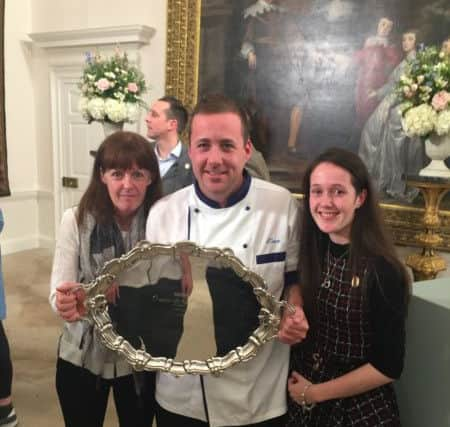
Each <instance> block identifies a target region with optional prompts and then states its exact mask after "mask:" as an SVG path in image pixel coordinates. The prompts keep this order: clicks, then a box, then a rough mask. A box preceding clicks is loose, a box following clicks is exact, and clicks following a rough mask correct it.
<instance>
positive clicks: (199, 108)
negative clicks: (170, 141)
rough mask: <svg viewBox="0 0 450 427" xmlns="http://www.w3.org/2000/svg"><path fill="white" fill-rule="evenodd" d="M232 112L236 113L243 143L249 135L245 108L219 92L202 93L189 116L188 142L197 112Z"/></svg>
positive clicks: (248, 123)
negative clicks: (239, 122)
mask: <svg viewBox="0 0 450 427" xmlns="http://www.w3.org/2000/svg"><path fill="white" fill-rule="evenodd" d="M220 113H234V114H236V115H237V116H238V117H239V119H240V121H241V126H242V137H243V139H244V144H245V143H246V142H247V141H248V139H249V135H250V122H249V117H248V114H247V112H246V111H245V109H244V108H243V107H242V106H241V105H240V104H239V103H238V102H236V101H235V100H233V99H231V98H228V97H227V96H225V95H223V94H220V93H210V94H206V95H203V96H202V97H201V98H200V100H199V101H198V102H197V105H196V106H195V107H194V111H193V112H192V115H191V118H190V120H189V128H188V132H189V142H190V140H191V132H192V121H193V120H194V117H195V116H196V115H197V114H220Z"/></svg>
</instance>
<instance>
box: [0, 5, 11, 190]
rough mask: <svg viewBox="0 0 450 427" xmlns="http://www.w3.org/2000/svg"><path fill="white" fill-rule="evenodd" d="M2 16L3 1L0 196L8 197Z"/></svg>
mask: <svg viewBox="0 0 450 427" xmlns="http://www.w3.org/2000/svg"><path fill="white" fill-rule="evenodd" d="M4 16H5V1H4V0H0V26H1V29H0V196H9V195H10V194H11V193H10V191H9V182H8V164H7V157H6V129H5V73H4V69H5V68H4V57H3V46H4V28H5V26H4Z"/></svg>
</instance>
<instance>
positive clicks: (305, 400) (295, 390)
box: [288, 371, 315, 405]
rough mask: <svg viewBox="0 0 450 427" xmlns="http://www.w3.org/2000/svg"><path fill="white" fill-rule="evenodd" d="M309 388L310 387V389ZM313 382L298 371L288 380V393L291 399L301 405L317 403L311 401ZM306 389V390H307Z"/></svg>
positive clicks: (293, 372)
mask: <svg viewBox="0 0 450 427" xmlns="http://www.w3.org/2000/svg"><path fill="white" fill-rule="evenodd" d="M308 386H309V387H308ZM311 387H312V385H311V382H310V381H308V380H307V379H306V378H305V377H303V376H302V375H300V374H299V373H298V372H296V371H292V373H291V376H290V377H289V378H288V392H289V396H291V399H292V400H293V401H294V402H296V403H298V404H299V405H304V404H310V403H315V402H313V401H312V399H311V394H310V393H309V391H310V390H311ZM305 388H306V390H305Z"/></svg>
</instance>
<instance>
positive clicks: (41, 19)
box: [0, 0, 167, 253]
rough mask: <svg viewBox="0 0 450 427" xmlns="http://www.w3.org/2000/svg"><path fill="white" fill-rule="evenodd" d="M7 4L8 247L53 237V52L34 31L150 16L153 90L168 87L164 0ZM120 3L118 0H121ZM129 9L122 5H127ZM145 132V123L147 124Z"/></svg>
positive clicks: (148, 68)
mask: <svg viewBox="0 0 450 427" xmlns="http://www.w3.org/2000/svg"><path fill="white" fill-rule="evenodd" d="M5 3H6V7H5V94H6V99H5V104H6V129H7V148H8V167H9V179H10V186H11V192H12V196H11V197H6V198H1V199H0V206H1V207H2V209H3V211H4V214H5V218H6V226H5V229H4V232H3V233H2V236H1V244H2V249H3V252H4V253H9V252H15V251H18V250H23V249H29V248H33V247H39V246H48V247H52V246H53V244H54V237H55V230H54V215H53V203H54V200H53V196H54V195H53V163H52V135H51V116H50V87H49V68H48V60H47V53H46V52H44V51H43V50H41V49H39V48H37V47H35V46H33V45H32V43H31V42H30V41H29V38H28V36H27V35H28V34H29V33H37V32H48V31H64V30H76V29H83V28H95V27H108V26H120V25H133V24H145V25H148V26H150V27H152V28H154V29H155V30H156V32H155V35H154V37H153V38H152V39H151V43H150V45H149V46H146V47H145V48H144V49H143V51H142V54H143V57H142V67H143V71H144V73H145V75H146V80H147V82H149V84H150V87H151V90H150V92H149V93H148V94H147V101H151V100H152V99H154V98H157V97H159V96H161V95H162V94H163V93H164V69H165V44H166V12H167V2H166V0H128V1H127V2H126V3H120V7H111V5H113V6H114V5H115V2H111V1H106V0H89V1H88V0H77V1H75V2H73V1H69V0H14V1H7V2H5ZM117 4H119V2H117ZM124 4H125V5H126V9H125V10H124V6H123V5H124ZM141 132H144V126H143V124H142V125H141Z"/></svg>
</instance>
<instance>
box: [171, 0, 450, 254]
mask: <svg viewBox="0 0 450 427" xmlns="http://www.w3.org/2000/svg"><path fill="white" fill-rule="evenodd" d="M449 36H450V9H449V7H448V0H396V1H392V0H168V29H167V68H166V92H167V93H168V94H172V95H175V96H177V97H178V98H180V99H181V100H182V101H184V102H185V103H186V104H187V105H188V106H189V107H192V106H193V105H194V104H195V102H196V100H197V98H198V96H199V95H201V94H203V93H207V92H223V93H225V94H227V95H229V96H231V97H233V98H235V99H237V100H239V101H240V102H241V103H242V104H243V105H244V106H245V108H246V109H247V111H248V114H249V116H250V117H251V120H252V125H253V126H252V141H253V143H254V145H255V147H256V148H257V149H258V150H260V151H261V152H262V154H263V155H264V158H265V160H266V162H267V164H268V166H269V170H270V173H271V178H272V181H274V182H275V183H278V184H280V185H283V186H285V187H287V188H288V189H290V190H291V191H292V192H294V193H299V191H300V190H299V189H300V182H301V177H302V174H303V172H304V170H305V167H306V165H307V164H308V162H309V161H310V160H311V159H312V158H313V157H315V156H316V155H317V154H318V153H320V152H321V151H322V150H324V149H325V148H327V147H331V146H338V147H343V148H346V149H350V150H352V151H354V152H357V153H358V154H359V155H360V156H361V157H362V158H363V160H364V161H365V163H366V164H367V166H368V168H369V171H370V173H371V175H373V177H374V181H375V182H376V184H377V187H378V189H379V192H380V200H381V203H382V206H383V209H384V213H385V217H386V219H387V222H388V224H389V226H390V227H391V229H392V231H393V233H394V237H395V240H396V242H397V243H398V244H406V245H415V244H416V242H415V235H416V234H417V233H418V232H419V230H420V229H421V228H422V225H421V219H422V216H423V212H424V210H423V205H424V203H423V199H422V196H421V195H420V194H419V192H418V191H417V190H415V189H413V188H411V187H409V186H407V185H406V184H405V181H404V180H403V179H402V175H406V174H412V175H414V174H417V173H418V171H419V169H420V168H422V167H423V166H424V164H425V163H426V160H425V156H424V145H423V142H422V141H420V140H418V139H413V138H408V137H407V136H406V135H405V134H404V132H403V131H402V129H401V124H400V120H399V116H398V114H395V113H396V111H397V110H396V107H397V103H396V97H395V86H396V82H397V81H398V79H399V76H400V75H401V73H402V70H403V69H404V66H405V64H406V61H407V59H408V58H410V57H412V56H414V55H415V52H416V51H417V50H418V49H420V48H421V47H422V46H423V45H429V44H434V45H438V46H440V45H442V44H443V42H444V41H445V40H447V39H448V38H449ZM380 147H381V148H382V149H380ZM442 207H443V209H442V215H441V218H442V228H441V230H440V232H441V235H442V236H443V237H444V242H443V243H442V246H441V247H440V249H442V250H448V251H450V196H449V197H448V198H447V199H444V201H443V203H442Z"/></svg>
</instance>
